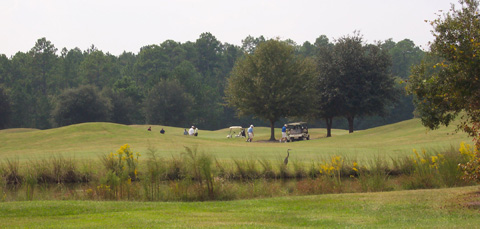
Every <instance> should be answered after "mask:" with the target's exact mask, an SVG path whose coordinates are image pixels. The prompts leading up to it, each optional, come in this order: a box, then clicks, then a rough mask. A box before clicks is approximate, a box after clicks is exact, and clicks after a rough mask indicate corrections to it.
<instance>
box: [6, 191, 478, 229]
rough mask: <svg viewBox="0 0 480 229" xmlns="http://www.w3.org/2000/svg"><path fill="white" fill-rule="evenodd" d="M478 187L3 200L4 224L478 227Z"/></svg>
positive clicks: (12, 225)
mask: <svg viewBox="0 0 480 229" xmlns="http://www.w3.org/2000/svg"><path fill="white" fill-rule="evenodd" d="M478 190H479V187H478V186H473V187H462V188H449V189H434V190H414V191H395V192H380V193H359V194H341V195H339V194H328V195H319V196H298V197H282V198H269V199H254V200H240V201H227V202H223V201H222V202H221V201H219V202H188V203H171V202H167V203H165V202H109V201H28V202H4V203H0V227H2V228H5V227H27V228H36V227H50V228H71V227H97V228H100V227H101V228H114V227H115V228H118V227H122V228H124V227H135V228H140V227H149V228H150V227H157V228H165V227H224V228H232V227H247V228H256V227H273V228H277V227H323V228H325V227H328V228H331V227H341V228H345V227H370V228H371V227H380V228H386V227H389V228H409V227H410V228H412V227H421V228H454V227H455V228H475V227H478V222H479V220H480V215H479V212H478V211H479V209H478V205H475V204H473V203H474V202H477V203H478V202H479V201H480V198H479V194H478Z"/></svg>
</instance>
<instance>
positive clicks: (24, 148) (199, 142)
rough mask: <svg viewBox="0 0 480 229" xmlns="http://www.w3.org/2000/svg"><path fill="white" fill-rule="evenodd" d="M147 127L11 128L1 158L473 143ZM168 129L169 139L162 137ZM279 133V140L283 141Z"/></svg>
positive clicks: (401, 134) (410, 136) (389, 131)
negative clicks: (125, 148) (291, 137)
mask: <svg viewBox="0 0 480 229" xmlns="http://www.w3.org/2000/svg"><path fill="white" fill-rule="evenodd" d="M147 128H148V125H138V126H137V125H134V126H126V125H119V124H112V123H84V124H77V125H71V126H66V127H61V128H55V129H49V130H32V129H11V130H2V131H0V142H1V144H0V157H1V158H14V157H15V158H19V159H20V161H24V160H28V159H39V158H44V157H49V156H50V155H60V154H61V155H63V156H64V157H74V158H76V159H98V156H99V155H103V154H107V153H109V152H114V151H115V150H117V149H118V148H119V147H120V146H122V145H123V144H126V143H127V144H129V145H130V146H131V148H132V150H134V151H135V152H140V153H145V152H147V151H148V149H149V148H154V149H155V150H156V151H157V153H159V155H160V156H166V157H169V156H171V155H177V154H179V153H181V152H183V151H184V146H187V147H198V151H199V152H203V153H207V154H210V155H212V156H214V157H216V158H217V159H219V160H231V159H245V158H252V157H253V158H266V159H271V160H282V159H283V157H285V154H286V149H288V148H290V149H292V154H291V158H290V159H291V160H292V161H295V160H297V161H310V160H315V159H318V158H319V157H324V156H328V155H332V154H335V155H343V156H346V157H349V158H353V159H358V160H364V159H368V158H372V157H373V156H378V155H382V156H386V157H389V156H392V157H395V156H404V155H411V154H412V149H413V148H415V149H418V150H420V149H426V150H437V151H442V150H444V149H446V148H450V147H455V148H458V146H459V143H460V142H461V141H467V142H469V141H470V139H469V138H468V137H467V136H466V135H465V134H464V133H456V132H455V127H454V125H451V126H450V127H443V128H441V129H439V130H434V131H431V130H427V129H426V128H425V127H423V126H422V125H421V123H420V121H419V120H418V119H413V120H408V121H404V122H400V123H396V124H393V125H387V126H383V127H378V128H373V129H369V130H363V131H356V132H355V133H353V134H348V132H347V131H345V130H333V137H331V138H325V137H324V136H325V133H326V131H325V129H310V133H311V136H312V140H309V141H299V142H293V143H282V144H280V143H278V142H268V141H267V140H268V139H269V136H270V129H269V128H266V127H255V139H254V142H253V143H247V142H245V140H244V139H243V138H233V139H227V138H226V136H227V134H228V129H222V130H217V131H205V130H201V129H200V131H199V136H198V137H191V136H184V135H183V128H176V127H168V126H152V129H153V130H152V131H151V132H149V131H147ZM161 128H164V129H165V130H166V134H164V135H162V134H160V133H159V131H160V129H161ZM280 134H281V132H280V130H279V129H277V130H276V138H277V139H279V138H280Z"/></svg>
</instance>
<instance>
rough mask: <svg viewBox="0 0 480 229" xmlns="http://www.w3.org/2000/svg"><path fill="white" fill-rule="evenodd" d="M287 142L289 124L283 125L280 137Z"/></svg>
mask: <svg viewBox="0 0 480 229" xmlns="http://www.w3.org/2000/svg"><path fill="white" fill-rule="evenodd" d="M282 141H283V142H287V124H285V125H283V127H282V139H280V143H281V142H282Z"/></svg>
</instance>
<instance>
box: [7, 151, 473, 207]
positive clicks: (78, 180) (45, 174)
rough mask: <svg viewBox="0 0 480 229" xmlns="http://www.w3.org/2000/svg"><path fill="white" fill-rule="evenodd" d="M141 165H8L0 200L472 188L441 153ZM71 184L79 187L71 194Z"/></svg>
mask: <svg viewBox="0 0 480 229" xmlns="http://www.w3.org/2000/svg"><path fill="white" fill-rule="evenodd" d="M140 159H141V155H140V154H138V153H137V154H136V153H133V151H132V150H131V149H130V147H129V146H128V145H123V146H121V147H120V149H119V150H118V151H117V152H116V153H110V154H107V155H104V156H102V157H100V160H99V161H97V162H90V163H87V162H83V163H81V164H80V163H79V162H78V161H75V160H74V159H65V158H63V157H61V156H56V157H52V158H50V159H46V160H31V161H29V162H27V165H26V166H24V167H20V163H19V162H18V160H9V159H6V160H5V161H4V162H3V163H0V176H1V181H0V187H1V190H0V200H3V201H5V200H6V201H9V200H20V199H25V200H32V199H37V198H46V197H44V196H45V195H46V194H45V192H46V191H45V190H49V187H50V185H57V186H56V187H60V188H56V189H54V190H55V192H61V193H60V194H58V193H57V194H55V195H54V196H58V198H62V199H89V200H144V201H205V200H232V199H243V198H258V197H270V196H284V195H306V194H324V193H342V192H377V191H390V190H400V189H419V188H440V187H452V186H462V185H468V184H469V183H467V182H466V181H464V180H462V179H461V176H462V172H461V170H460V169H459V168H458V164H459V163H465V162H466V160H467V158H465V156H463V155H462V154H460V153H459V152H458V151H457V150H455V149H454V148H452V149H450V150H448V151H445V152H442V153H439V152H428V151H426V150H421V151H417V150H414V151H413V153H412V155H410V156H408V157H398V158H392V157H390V158H385V157H382V156H377V157H375V158H372V159H371V160H370V161H366V162H362V163H363V164H360V163H359V162H357V161H356V160H354V159H351V158H347V157H344V156H331V157H325V158H319V159H317V160H314V161H312V162H311V163H305V162H297V161H294V160H291V161H290V163H288V164H285V163H284V162H283V161H281V160H278V161H272V160H266V159H248V160H235V159H234V160H232V161H230V162H228V161H218V160H217V159H216V158H214V157H212V156H210V155H208V154H205V153H200V152H198V150H197V148H195V147H192V148H190V147H185V150H184V152H182V153H181V154H179V155H176V156H175V155H172V156H171V157H167V158H164V157H159V156H158V155H157V153H156V150H155V149H154V148H149V149H148V152H147V153H146V154H145V155H144V156H143V157H142V161H140ZM21 168H23V169H22V170H21ZM66 184H78V185H74V187H76V188H72V189H70V188H67V187H68V186H69V185H66ZM15 185H17V186H18V185H22V188H23V189H22V190H24V191H23V193H24V194H23V195H24V196H23V197H21V196H20V195H18V194H14V191H13V189H12V190H10V191H9V188H8V187H11V186H15ZM78 186H80V187H78ZM39 187H40V188H39ZM79 190H81V192H79ZM2 192H3V194H2ZM41 192H43V193H41ZM17 193H18V192H17ZM52 198H57V197H52Z"/></svg>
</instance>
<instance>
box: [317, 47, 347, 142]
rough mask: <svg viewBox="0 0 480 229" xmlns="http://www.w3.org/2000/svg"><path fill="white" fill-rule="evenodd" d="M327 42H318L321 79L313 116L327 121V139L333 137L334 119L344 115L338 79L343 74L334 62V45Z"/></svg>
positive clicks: (318, 84) (319, 79) (318, 63)
mask: <svg viewBox="0 0 480 229" xmlns="http://www.w3.org/2000/svg"><path fill="white" fill-rule="evenodd" d="M317 41H318V39H317ZM323 41H325V40H323ZM326 41H327V42H316V44H317V45H316V47H317V48H316V51H315V56H316V60H317V65H318V69H319V77H318V83H317V84H316V96H315V99H314V100H313V101H314V107H315V110H314V112H313V116H314V117H315V118H319V119H323V120H325V124H326V127H327V128H326V129H327V137H331V136H332V125H333V118H334V117H338V116H341V115H342V113H341V111H342V102H343V100H342V96H341V88H342V87H341V84H340V83H339V82H338V78H337V77H339V75H340V74H341V73H340V68H338V66H337V65H336V63H335V61H334V58H335V54H334V50H333V44H331V43H329V42H328V39H327V40H326Z"/></svg>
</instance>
